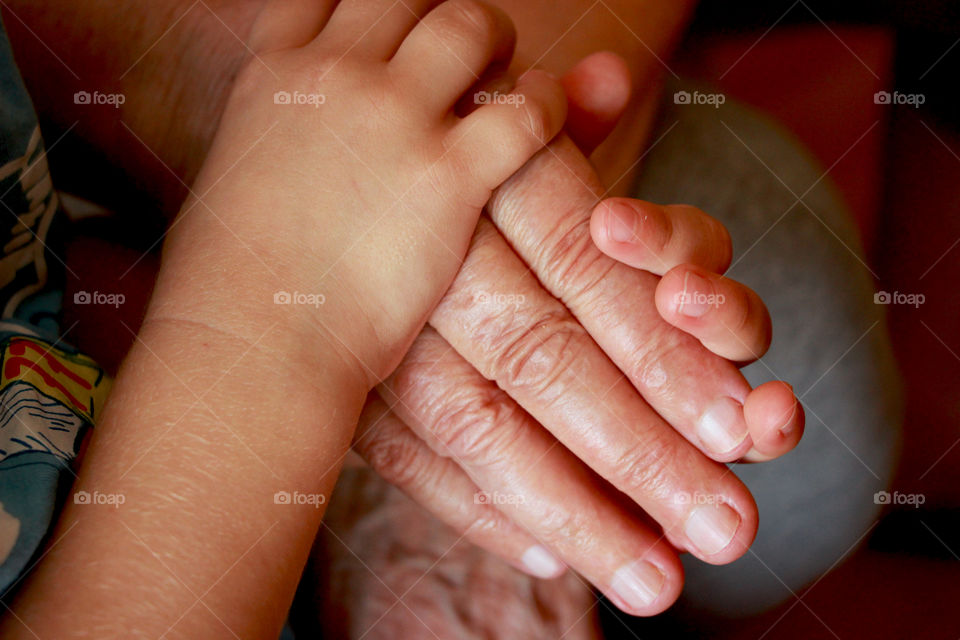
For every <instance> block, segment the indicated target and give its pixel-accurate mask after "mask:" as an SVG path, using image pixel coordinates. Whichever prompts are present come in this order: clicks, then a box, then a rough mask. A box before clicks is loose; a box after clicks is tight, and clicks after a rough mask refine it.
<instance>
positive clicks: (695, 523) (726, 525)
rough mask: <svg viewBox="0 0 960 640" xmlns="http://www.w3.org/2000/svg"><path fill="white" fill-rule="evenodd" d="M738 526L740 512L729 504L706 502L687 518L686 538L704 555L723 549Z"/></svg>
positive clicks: (710, 554) (731, 538)
mask: <svg viewBox="0 0 960 640" xmlns="http://www.w3.org/2000/svg"><path fill="white" fill-rule="evenodd" d="M739 528H740V514H738V513H737V512H736V511H734V510H733V509H731V508H730V506H729V505H727V504H724V503H720V504H707V505H702V506H699V507H697V508H696V509H694V510H693V512H692V513H691V514H690V516H689V517H688V518H687V524H686V526H685V527H684V532H685V533H686V534H687V538H688V539H689V540H690V542H692V543H693V544H694V546H696V547H697V549H699V550H700V553H702V554H703V555H706V556H712V555H713V554H715V553H718V552H720V551H723V550H724V549H726V548H727V546H728V545H729V544H730V541H731V540H733V536H735V535H736V533H737V529H739Z"/></svg>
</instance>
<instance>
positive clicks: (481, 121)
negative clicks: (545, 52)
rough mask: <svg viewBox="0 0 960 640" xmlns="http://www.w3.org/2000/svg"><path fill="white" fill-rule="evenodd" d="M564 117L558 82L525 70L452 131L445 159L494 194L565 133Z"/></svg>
mask: <svg viewBox="0 0 960 640" xmlns="http://www.w3.org/2000/svg"><path fill="white" fill-rule="evenodd" d="M566 116H567V99H566V96H565V95H564V93H563V87H562V86H561V85H560V83H559V81H557V79H556V78H554V77H553V76H552V75H550V74H549V73H546V72H544V71H539V70H534V71H529V72H527V73H525V74H524V75H523V76H521V77H520V79H519V80H517V84H516V86H515V87H514V89H513V91H511V92H510V93H508V94H503V95H501V96H499V98H498V99H497V100H496V101H494V102H493V103H491V104H486V105H484V106H482V107H481V108H480V109H477V110H476V111H474V112H473V113H471V114H470V115H468V116H467V117H466V118H464V119H463V120H461V121H460V122H459V123H457V124H456V125H455V126H454V127H453V129H452V130H451V131H450V133H449V134H448V141H447V149H448V151H447V154H448V156H449V157H450V159H451V164H452V166H455V167H462V168H465V171H464V175H466V176H469V179H471V180H474V181H477V182H479V183H480V184H482V185H485V186H486V187H487V188H489V189H493V188H496V187H497V186H498V185H500V184H501V183H502V182H503V181H504V180H506V179H507V178H509V177H510V176H511V175H513V174H514V173H515V172H516V171H517V170H518V169H519V168H520V167H522V166H523V165H524V164H525V163H526V161H527V160H529V159H530V158H531V157H533V156H534V155H535V154H536V153H537V152H538V151H540V150H541V149H543V148H544V146H546V144H547V143H548V142H549V141H550V140H551V139H552V138H553V137H554V136H555V135H557V134H558V133H559V132H560V131H561V130H562V129H563V125H564V121H565V119H566Z"/></svg>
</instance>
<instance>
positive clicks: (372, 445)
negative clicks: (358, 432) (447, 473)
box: [358, 432, 428, 487]
mask: <svg viewBox="0 0 960 640" xmlns="http://www.w3.org/2000/svg"><path fill="white" fill-rule="evenodd" d="M358 452H359V453H360V454H361V456H362V457H363V459H364V460H366V461H367V463H368V464H369V465H370V466H371V467H373V468H374V469H375V470H376V471H377V473H379V474H380V475H381V476H382V477H383V479H384V480H386V481H387V482H390V483H391V484H395V485H397V486H400V487H405V486H411V485H413V484H416V483H418V482H425V481H426V478H425V476H426V475H428V460H427V457H426V456H424V455H422V454H423V452H422V451H421V450H420V448H419V447H418V446H417V444H416V442H414V441H413V440H412V439H411V438H409V437H406V436H405V435H403V434H399V433H392V434H391V433H384V432H374V433H372V434H370V435H369V436H368V437H367V439H366V442H365V443H364V444H362V446H360V447H358Z"/></svg>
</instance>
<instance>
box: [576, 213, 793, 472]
mask: <svg viewBox="0 0 960 640" xmlns="http://www.w3.org/2000/svg"><path fill="white" fill-rule="evenodd" d="M590 231H591V235H592V236H593V240H594V242H595V243H596V245H597V247H598V248H599V249H600V250H601V251H603V252H604V253H606V254H607V255H608V256H610V257H611V258H614V259H616V260H619V261H620V262H623V263H624V264H628V265H630V266H631V267H634V268H637V269H644V270H646V271H649V272H651V273H654V274H656V275H659V276H663V277H662V279H661V280H660V281H659V283H658V285H657V291H656V297H655V300H656V305H657V310H658V311H659V313H660V315H661V317H662V318H663V319H664V320H666V321H667V322H669V323H670V324H672V325H673V326H675V327H677V328H678V329H681V330H683V331H686V332H687V333H689V334H690V335H692V336H694V337H695V338H697V339H698V340H699V341H700V342H701V343H702V344H703V346H704V347H706V348H707V349H709V350H710V351H712V352H714V353H715V354H717V355H719V356H722V357H724V358H727V359H728V360H732V361H733V362H737V363H742V364H747V363H749V362H753V361H754V360H756V359H757V358H760V357H761V356H763V354H764V353H766V352H767V349H769V348H770V340H771V336H772V327H771V323H770V314H769V313H768V312H767V307H766V305H764V303H763V301H762V300H761V299H760V297H759V296H758V295H757V294H756V293H755V292H754V291H752V290H751V289H750V288H748V287H746V286H744V285H742V284H740V283H739V282H736V281H734V280H731V279H729V278H724V277H723V276H722V274H723V273H724V272H725V271H726V270H727V269H728V268H729V266H730V260H731V256H732V253H733V250H732V247H731V243H730V234H729V233H728V232H727V230H726V228H725V227H724V226H723V225H722V224H721V223H720V222H718V221H717V220H715V219H714V218H712V217H710V216H709V215H707V214H705V213H704V212H703V211H701V210H699V209H697V208H695V207H691V206H686V205H666V206H661V205H657V204H653V203H651V202H643V201H640V200H633V199H628V198H610V199H608V200H604V201H603V202H601V203H600V204H599V205H597V207H596V208H595V209H594V211H593V216H592V218H591V221H590ZM743 412H744V418H745V421H746V424H747V427H748V428H749V433H750V437H751V439H752V442H753V448H752V449H751V450H750V451H749V452H748V453H747V455H746V458H745V459H746V460H747V461H753V462H756V461H761V460H769V459H772V458H776V457H778V456H781V455H783V454H784V453H787V452H788V451H790V450H791V449H793V448H794V447H795V446H796V445H797V443H798V442H799V440H800V436H801V434H802V431H803V429H802V427H803V408H802V407H801V405H800V404H799V402H794V401H793V390H792V389H791V388H790V386H789V385H787V384H786V383H784V382H769V383H767V384H764V385H761V386H759V387H757V388H756V389H754V390H753V391H751V392H750V395H749V396H748V397H747V399H746V401H745V402H744V404H743ZM791 412H792V413H791ZM781 425H785V426H784V427H782V428H778V427H780V426H781ZM787 427H789V429H790V430H789V431H786V430H785V429H786V428H787ZM691 437H692V436H691Z"/></svg>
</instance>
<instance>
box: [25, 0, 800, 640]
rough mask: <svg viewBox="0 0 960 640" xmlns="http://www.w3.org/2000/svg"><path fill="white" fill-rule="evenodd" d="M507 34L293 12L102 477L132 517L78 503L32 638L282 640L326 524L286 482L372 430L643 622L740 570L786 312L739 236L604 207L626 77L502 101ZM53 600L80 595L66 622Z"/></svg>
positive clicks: (229, 152) (118, 419) (155, 315)
mask: <svg viewBox="0 0 960 640" xmlns="http://www.w3.org/2000/svg"><path fill="white" fill-rule="evenodd" d="M514 41H515V34H514V31H513V28H512V25H511V23H510V20H509V19H508V18H507V16H506V15H505V14H503V13H502V12H501V11H499V10H497V9H494V8H492V7H490V6H488V5H486V4H483V3H480V2H478V1H476V0H449V1H446V2H438V1H437V0H405V2H402V3H395V2H393V1H392V0H363V1H361V0H341V1H340V2H338V3H320V2H316V0H274V1H272V2H270V3H268V4H267V6H266V8H264V9H263V11H262V12H261V13H260V14H259V17H258V19H257V21H256V23H255V24H254V27H253V30H252V33H251V36H250V39H249V46H250V48H251V49H252V50H253V51H255V52H256V55H254V56H253V57H252V58H251V59H250V60H248V61H247V63H246V64H245V66H244V68H243V69H242V71H241V72H240V74H239V75H238V77H237V79H236V82H235V85H234V87H233V90H232V92H231V96H230V98H229V100H228V102H227V105H226V108H225V111H224V113H223V117H222V119H221V122H220V127H219V130H218V133H217V135H216V137H215V139H214V142H213V145H212V147H211V149H210V152H209V154H208V156H207V159H206V161H205V163H204V165H203V168H202V169H201V171H200V173H199V175H198V176H197V179H196V181H195V183H194V184H193V186H192V190H191V196H190V197H189V198H188V199H187V202H186V203H185V205H184V207H183V209H182V211H181V214H180V217H179V218H178V220H177V221H176V223H175V224H174V225H173V227H172V229H171V231H170V234H169V236H168V239H167V242H166V244H165V247H164V259H163V265H162V268H161V272H160V275H159V277H158V280H157V285H156V289H155V292H154V296H153V298H152V300H151V303H150V307H149V309H148V312H147V315H146V319H145V321H144V325H143V330H142V331H141V334H140V335H139V336H138V343H137V345H136V346H135V347H134V349H133V350H132V351H131V353H130V354H129V355H128V357H127V359H126V361H125V364H124V367H123V369H122V370H121V372H120V374H119V375H118V378H117V383H116V386H115V390H114V392H113V395H112V397H111V401H110V405H109V406H108V407H107V408H106V410H105V412H104V416H103V418H102V423H101V424H98V426H97V430H96V434H95V436H94V438H93V439H92V441H91V444H90V448H89V450H88V452H87V454H86V460H85V462H84V465H83V468H82V469H81V473H80V475H79V478H78V481H77V484H76V488H77V489H78V490H80V489H85V490H86V489H89V490H94V489H96V490H100V491H101V492H116V493H123V494H124V495H125V496H126V506H125V509H124V512H123V514H122V518H120V517H117V516H116V515H115V514H111V513H108V512H106V511H103V512H100V511H88V512H84V513H83V517H82V518H81V517H79V516H78V513H79V512H78V511H77V508H76V507H75V506H73V505H67V507H66V509H65V511H64V514H63V516H62V518H61V520H60V523H59V525H58V526H59V528H60V531H61V532H63V533H62V535H61V536H58V537H57V539H58V543H57V545H56V547H55V548H53V549H51V550H50V552H49V554H48V555H47V556H46V558H45V560H44V562H43V563H41V564H40V565H39V566H38V568H37V570H36V571H35V572H34V574H33V575H32V576H31V578H30V582H29V584H30V585H31V586H30V588H29V589H28V590H26V591H25V594H26V595H24V596H23V597H22V598H21V600H20V602H19V604H18V607H17V613H18V621H20V620H22V621H23V623H24V625H29V626H30V628H32V629H34V630H37V631H49V632H50V635H52V636H54V637H66V636H65V635H63V632H64V631H65V630H67V629H80V630H82V629H84V628H102V629H113V628H116V629H117V630H118V633H122V632H125V631H126V630H127V629H128V625H130V624H136V626H137V628H138V630H141V631H143V632H144V633H148V632H150V633H153V632H155V631H157V632H164V633H165V634H167V633H169V632H170V631H171V630H173V629H174V628H176V630H177V631H179V632H182V633H183V634H185V637H198V634H200V630H209V629H218V630H220V631H222V628H221V626H220V625H225V626H227V627H228V628H230V629H231V630H234V631H236V630H237V629H239V630H240V633H241V635H256V636H259V635H264V636H268V635H270V634H271V633H275V632H276V630H277V629H278V628H279V627H280V626H281V625H282V623H283V617H284V614H285V611H286V609H285V605H289V602H290V600H291V599H292V597H293V592H294V590H295V588H296V583H297V580H298V579H299V575H300V570H301V569H302V567H303V565H304V562H305V559H306V556H307V554H308V552H309V547H310V542H311V541H312V539H313V536H314V535H315V534H316V530H317V526H318V525H319V518H320V517H321V516H322V508H321V509H314V508H313V507H312V506H309V505H308V506H306V507H301V508H298V509H290V508H288V507H284V506H280V505H276V504H274V503H273V501H272V500H271V496H272V495H273V494H274V492H275V491H277V490H278V489H282V490H290V489H292V488H296V489H298V490H301V491H303V492H304V493H314V494H316V493H322V494H325V495H329V493H330V492H331V491H332V488H333V485H334V482H335V480H336V476H337V473H338V472H339V469H340V465H341V464H342V462H343V459H344V457H345V456H346V455H347V453H348V450H349V448H350V447H351V442H352V447H353V449H354V450H356V451H357V452H358V453H359V454H360V455H361V456H362V457H364V458H365V459H366V460H367V462H368V463H369V464H370V465H371V466H372V467H373V468H375V469H376V470H377V471H379V472H380V473H381V474H383V475H384V476H385V477H386V478H387V479H388V480H390V481H392V482H394V483H395V484H397V485H398V486H399V487H400V488H402V489H403V490H404V491H406V492H407V493H408V494H410V495H411V496H413V497H414V498H415V499H416V500H417V501H419V502H420V503H421V504H423V505H424V506H425V507H426V508H427V509H429V510H430V511H432V512H433V513H434V514H436V515H437V516H438V517H439V518H440V519H442V520H443V521H445V522H447V523H449V524H450V525H452V526H453V527H454V528H455V529H457V530H459V531H461V532H463V533H464V534H465V535H466V537H468V538H469V539H471V540H472V541H474V542H476V543H477V544H479V545H481V546H483V547H484V548H486V549H489V550H490V551H492V552H494V553H496V554H498V555H500V556H502V557H504V558H505V559H507V560H508V561H509V562H511V563H512V564H514V565H515V566H517V567H518V568H521V569H523V570H525V571H527V572H529V573H531V574H533V575H535V576H538V577H553V576H557V575H559V574H560V573H562V572H563V570H564V567H565V566H569V567H571V568H573V569H575V570H576V571H578V572H579V573H580V574H581V575H583V576H584V577H585V578H586V579H587V580H589V581H590V582H591V583H593V584H594V585H596V586H597V588H599V589H600V590H601V591H603V592H604V593H605V594H607V595H608V596H609V597H610V598H611V600H612V601H613V602H615V603H616V604H617V605H618V606H619V607H621V608H623V609H624V610H625V611H627V612H629V613H632V614H636V615H652V614H655V613H658V612H660V611H663V610H664V609H666V608H667V607H668V606H670V604H672V603H673V602H674V600H675V599H676V598H677V596H678V594H679V592H680V589H681V587H682V581H683V576H682V568H681V565H680V562H679V559H678V553H680V552H690V553H692V554H694V555H696V556H697V557H698V558H700V559H702V560H703V561H705V562H710V563H714V564H722V563H727V562H731V561H733V560H734V559H736V558H737V557H739V556H741V555H742V554H743V553H745V552H746V549H747V548H748V547H749V545H750V543H751V542H752V540H753V537H754V535H755V533H756V529H757V517H758V516H757V511H756V506H755V504H754V502H753V499H752V497H751V496H750V494H749V492H748V490H747V489H746V487H745V486H744V485H743V484H742V483H741V482H740V481H739V480H738V479H737V478H736V476H735V475H734V474H733V473H731V472H730V470H729V469H728V468H727V467H726V466H725V465H724V464H723V463H725V462H731V461H737V460H747V461H763V460H769V459H772V458H775V457H777V456H779V455H782V454H783V453H785V452H786V451H789V450H790V449H791V448H793V447H794V446H795V445H796V443H797V442H798V440H799V438H800V435H801V432H802V426H803V413H802V409H801V407H800V405H799V402H798V401H797V400H796V399H795V397H794V395H793V392H792V390H791V389H790V387H789V386H788V385H786V384H785V383H781V382H772V383H768V384H766V385H763V386H761V387H758V388H757V389H751V388H750V386H749V384H748V383H747V382H746V380H745V379H744V377H743V376H742V375H741V373H740V371H739V368H738V367H739V366H740V365H742V364H744V363H746V362H749V361H751V360H753V359H755V358H758V357H760V356H761V355H762V354H763V352H764V351H765V350H766V348H767V347H768V345H769V341H770V320H769V316H768V314H767V312H766V310H765V308H764V306H763V304H762V302H761V301H760V300H759V298H758V297H757V296H756V295H755V294H754V293H753V292H751V291H750V290H748V289H747V288H745V287H744V286H742V285H740V284H738V283H736V282H733V281H731V280H728V279H725V278H723V277H722V275H720V274H722V272H723V271H724V270H725V269H726V268H727V266H728V265H729V262H730V259H731V247H730V239H729V236H728V235H727V233H726V231H725V230H724V229H723V227H722V226H721V225H720V224H719V223H717V222H716V221H714V220H712V219H711V218H709V217H708V216H707V215H706V214H704V213H702V212H700V211H699V210H697V209H694V208H693V207H687V206H658V205H654V204H651V203H645V202H640V201H636V200H630V199H619V198H616V199H603V198H604V195H605V190H604V188H603V185H602V184H600V181H599V179H598V178H597V176H596V174H595V172H594V171H593V169H592V167H591V166H590V163H589V161H588V160H587V155H588V154H589V152H590V150H591V148H592V147H593V146H594V145H596V144H598V143H599V142H600V141H601V140H602V139H603V138H604V137H606V135H607V134H608V133H609V131H610V129H611V127H612V125H613V124H614V123H615V122H616V120H617V119H618V117H619V115H620V114H621V112H622V111H623V109H624V105H625V104H626V103H627V97H628V95H629V87H628V86H627V85H628V80H627V73H626V70H625V68H624V66H623V63H622V62H621V61H620V60H619V59H618V58H616V57H615V56H612V55H609V54H597V55H594V56H591V57H590V58H587V59H586V60H584V61H583V62H581V63H580V64H579V65H577V66H576V67H575V68H574V69H572V70H571V71H570V72H569V73H568V74H567V75H566V76H565V77H564V78H563V79H562V80H560V81H557V80H555V79H553V78H552V77H550V76H549V75H547V74H545V73H542V72H538V71H532V72H530V73H528V74H525V75H523V76H522V77H520V78H519V79H518V80H517V81H516V82H515V83H509V82H507V81H506V80H505V79H504V74H503V72H504V71H505V70H506V69H507V68H508V67H509V63H510V61H511V58H512V55H513V48H514ZM479 90H485V91H487V92H488V93H490V94H491V95H496V96H499V97H500V98H502V99H497V100H494V101H489V103H487V104H481V105H479V106H478V105H476V104H475V103H476V102H477V101H476V100H475V99H474V98H473V96H474V95H475V94H476V92H477V91H479ZM278 92H286V93H288V94H290V95H303V96H308V97H309V96H313V98H314V99H312V100H304V101H293V102H292V103H290V104H277V101H276V100H275V96H276V94H277V93H278ZM319 96H322V97H323V99H322V100H320V98H319ZM568 101H569V104H568ZM318 105H319V106H318ZM565 122H566V125H565ZM564 126H566V129H565V132H563V131H562V130H563V128H564ZM484 208H485V210H486V215H481V213H482V211H483V210H484ZM278 290H288V291H290V290H292V291H300V292H311V293H317V294H322V296H323V299H324V300H325V302H324V304H323V305H320V306H319V307H315V306H311V305H284V306H278V305H275V304H272V302H273V294H274V293H275V292H276V291H278ZM238 344H239V345H241V348H239V349H238V348H237V345H238ZM225 363H226V366H225ZM241 365H242V366H241ZM251 371H255V372H257V373H256V375H255V376H251V375H250V374H249V372H251ZM184 379H186V380H189V381H190V386H188V387H185V385H184ZM265 380H266V381H269V387H265V386H264V385H265V382H264V381H265ZM264 388H269V393H263V391H264ZM368 394H369V395H368ZM171 424H172V425H175V426H176V428H177V429H178V430H179V432H180V433H182V434H183V437H178V438H169V439H164V438H162V437H161V438H157V434H158V433H167V432H168V431H169V429H168V425H171ZM358 424H359V428H357V425H358ZM144 442H151V443H152V444H151V446H150V448H149V449H148V451H149V454H150V455H149V456H146V455H144V454H141V453H140V452H141V451H142V450H143V449H144V447H143V446H142V445H143V443H144ZM265 471H269V473H265ZM280 477H282V478H283V483H284V484H282V485H281V486H277V484H278V482H279V480H278V478H280ZM225 487H228V488H229V490H226V489H225ZM481 492H482V493H481ZM237 495H243V496H245V498H244V500H237V499H236V496H237ZM185 496H186V498H188V499H185V498H184V497H185ZM478 496H483V497H484V498H483V499H478ZM487 498H489V499H487ZM211 514H214V517H211ZM160 522H164V523H174V525H175V526H167V525H164V526H163V528H160V527H159V526H158V523H160ZM66 532H70V535H69V536H67V535H66ZM131 534H133V535H131ZM198 540H200V541H207V540H211V541H212V540H216V542H217V544H216V545H207V546H205V545H203V544H197V541H198ZM197 550H200V551H203V552H204V555H203V561H202V562H201V561H200V559H201V557H200V556H199V555H198V551H197ZM204 550H205V551H204ZM157 558H162V559H163V561H162V563H161V564H160V565H157V562H156V559H157ZM94 564H95V565H96V566H97V570H98V575H100V576H101V577H100V580H99V581H98V582H97V584H96V585H90V584H89V580H88V576H87V573H86V570H85V568H86V567H87V566H90V565H94ZM169 574H174V575H175V576H176V577H177V579H178V583H179V584H172V585H171V586H169V587H168V588H167V589H166V591H167V592H168V593H167V597H166V598H162V599H158V598H153V597H152V594H153V591H152V590H151V589H152V588H153V585H156V584H158V583H164V584H166V583H170V578H169ZM180 576H184V578H182V579H181V577H180ZM264 584H269V585H271V587H270V591H271V595H270V596H267V595H266V594H265V593H264V587H263V585H264ZM181 585H182V586H183V587H184V588H183V589H181V588H180V587H181ZM54 588H56V589H57V590H59V592H61V593H69V594H76V595H75V596H72V597H71V599H69V600H68V601H66V600H65V601H61V602H59V603H58V607H59V608H58V609H57V611H56V612H55V613H56V615H54V612H52V611H51V609H50V605H49V603H48V602H47V601H45V600H44V594H49V593H52V592H53V589H54ZM198 594H202V595H199V597H198ZM148 595H150V596H151V597H149V598H148V597H147V596H148ZM131 601H136V602H147V601H149V602H150V603H151V604H150V606H149V607H147V608H146V610H140V609H138V608H137V607H133V606H130V604H131ZM198 601H202V603H203V605H204V607H205V610H201V609H200V608H199V607H196V604H197V602H198ZM92 603H97V605H98V606H92ZM100 603H104V604H103V606H99V605H100ZM191 603H193V607H191V606H190V605H191ZM194 607H196V609H194ZM184 609H187V611H188V612H189V613H190V615H187V614H186V613H183V610H184ZM205 611H209V612H210V613H211V614H212V616H213V618H214V619H211V618H210V616H208V615H207V614H206V613H205ZM133 614H136V619H135V623H131V615H133ZM178 616H179V617H178ZM58 634H59V635H58ZM191 634H192V635H191ZM153 635H154V636H156V633H153ZM204 637H206V636H204Z"/></svg>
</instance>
